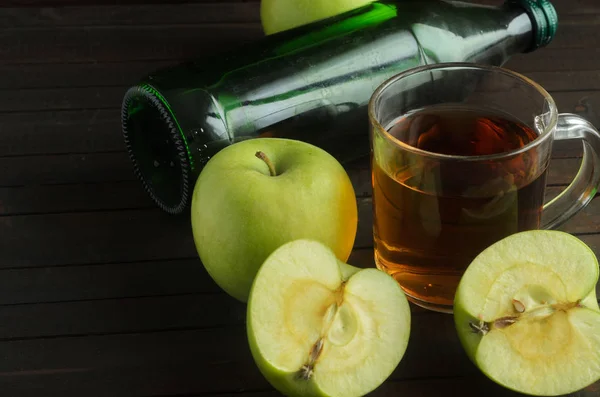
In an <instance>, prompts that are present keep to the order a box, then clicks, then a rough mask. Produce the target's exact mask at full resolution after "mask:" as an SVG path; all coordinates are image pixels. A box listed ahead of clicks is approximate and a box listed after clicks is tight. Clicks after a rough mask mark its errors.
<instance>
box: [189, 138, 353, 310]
mask: <svg viewBox="0 0 600 397" xmlns="http://www.w3.org/2000/svg"><path fill="white" fill-rule="evenodd" d="M257 153H261V154H262V156H263V157H262V158H257ZM357 212H358V210H357V205H356V196H355V193H354V189H353V187H352V182H351V181H350V178H349V177H348V174H347V173H346V171H345V170H344V168H343V167H342V166H341V165H340V163H339V162H338V161H337V160H336V159H335V158H334V157H333V156H331V155H330V154H329V153H327V152H326V151H324V150H322V149H320V148H317V147H315V146H313V145H311V144H308V143H305V142H301V141H296V140H290V139H279V138H258V139H249V140H246V141H241V142H238V143H235V144H233V145H231V146H228V147H226V148H225V149H223V150H221V151H220V152H218V153H217V154H216V155H215V156H214V157H213V158H211V159H210V161H209V162H208V163H207V164H206V166H205V167H204V169H203V170H202V172H201V173H200V176H199V177H198V180H197V182H196V185H195V188H194V193H193V196H192V205H191V224H192V232H193V236H194V242H195V244H196V249H197V251H198V255H199V257H200V259H201V261H202V264H203V265H204V267H205V268H206V270H207V272H208V273H209V275H210V276H211V277H212V278H213V280H214V281H215V282H216V283H217V284H218V285H219V286H220V287H221V288H222V289H223V290H225V291H226V292H227V293H228V294H230V295H231V296H233V297H235V298H237V299H238V300H240V301H243V302H245V301H246V300H247V299H248V294H249V292H250V287H251V285H252V281H253V280H254V276H255V275H256V272H257V271H258V268H259V267H260V265H261V264H262V263H263V262H264V261H265V259H266V258H267V257H268V256H269V255H270V254H271V253H272V252H273V251H274V250H275V249H277V248H278V247H279V246H281V245H283V244H285V243H287V242H289V241H293V240H296V239H300V238H310V239H314V240H317V241H320V242H321V243H323V244H325V245H326V246H328V247H329V248H330V249H332V250H333V252H334V253H335V255H336V257H337V258H339V259H340V260H342V261H345V260H346V259H347V258H348V257H349V255H350V253H351V251H352V247H353V245H354V239H355V236H356V228H357V223H358V215H357Z"/></svg>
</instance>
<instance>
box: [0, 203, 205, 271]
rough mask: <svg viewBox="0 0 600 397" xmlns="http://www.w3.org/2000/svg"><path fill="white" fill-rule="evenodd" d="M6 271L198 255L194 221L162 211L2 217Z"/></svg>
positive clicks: (1, 257) (0, 261) (1, 260)
mask: <svg viewBox="0 0 600 397" xmlns="http://www.w3.org/2000/svg"><path fill="white" fill-rule="evenodd" d="M0 236H2V238H1V239H0V268H7V267H23V266H56V265H68V264H90V263H118V262H132V261H144V260H160V259H180V258H193V257H196V256H197V253H196V249H195V246H194V243H193V238H192V232H191V228H190V226H189V219H188V218H187V217H186V216H180V217H173V216H169V215H168V214H166V213H164V212H162V211H161V210H159V209H151V210H127V211H115V212H89V213H69V214H58V215H32V216H7V217H0Z"/></svg>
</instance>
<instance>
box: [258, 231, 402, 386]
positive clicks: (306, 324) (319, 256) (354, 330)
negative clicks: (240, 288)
mask: <svg viewBox="0 0 600 397" xmlns="http://www.w3.org/2000/svg"><path fill="white" fill-rule="evenodd" d="M247 330H248V339H249V344H250V349H251V351H252V355H253V357H254V360H255V361H256V363H257V365H258V368H259V369H260V371H261V372H262V374H263V375H264V376H265V378H266V379H267V380H268V381H269V382H270V383H271V384H272V385H273V387H275V388H276V389H277V390H279V391H280V392H282V393H283V394H285V395H288V396H299V397H300V396H301V397H310V396H340V397H342V396H343V397H352V396H362V395H364V394H367V393H369V392H370V391H372V390H374V389H376V388H377V387H378V386H379V385H381V384H382V383H383V382H384V381H385V380H386V379H387V378H388V377H389V376H390V374H391V373H392V371H393V370H394V369H395V368H396V367H397V365H398V363H399V362H400V360H401V359H402V357H403V355H404V352H405V351H406V347H407V345H408V339H409V334H410V308H409V305H408V301H407V299H406V296H405V295H404V292H403V291H402V289H401V288H400V287H399V285H398V283H397V282H396V281H395V280H394V279H393V278H392V277H390V276H388V275H387V274H386V273H384V272H382V271H379V270H377V269H374V268H373V269H358V268H355V267H352V266H350V265H347V264H345V263H343V262H341V261H339V260H338V259H337V258H336V257H335V255H334V254H333V252H332V251H331V250H330V249H329V248H327V247H326V246H324V245H323V244H321V243H319V242H315V241H311V240H295V241H293V242H290V243H287V244H285V245H283V246H281V247H280V248H278V249H277V250H276V251H274V252H273V253H272V254H271V255H270V256H269V257H268V258H267V260H266V261H265V262H264V263H263V265H262V266H261V268H260V270H259V271H258V273H257V276H256V278H255V280H254V283H253V285H252V289H251V292H250V298H249V301H248V315H247Z"/></svg>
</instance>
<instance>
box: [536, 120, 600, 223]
mask: <svg viewBox="0 0 600 397" xmlns="http://www.w3.org/2000/svg"><path fill="white" fill-rule="evenodd" d="M569 139H581V140H582V141H583V158H582V161H581V167H580V168H579V171H578V172H577V175H576V176H575V179H573V181H572V182H571V184H570V185H569V186H568V187H567V188H566V189H565V190H564V191H562V192H561V193H560V194H559V195H558V196H557V197H555V198H554V199H552V200H551V201H549V202H548V203H546V204H544V207H543V211H542V225H541V228H542V229H555V228H558V227H559V226H560V225H562V224H563V223H565V222H566V221H568V220H569V219H570V218H571V217H572V216H574V215H575V214H576V213H577V212H579V211H580V210H581V209H583V208H584V207H585V206H586V205H588V204H589V202H590V201H592V199H593V198H594V196H595V195H596V192H597V191H598V185H599V184H600V133H599V132H598V130H597V129H596V128H595V127H594V126H593V125H592V123H590V122H589V121H587V120H586V119H584V118H583V117H581V116H578V115H576V114H572V113H561V114H559V115H558V123H557V125H556V130H555V131H554V140H555V141H562V140H569Z"/></svg>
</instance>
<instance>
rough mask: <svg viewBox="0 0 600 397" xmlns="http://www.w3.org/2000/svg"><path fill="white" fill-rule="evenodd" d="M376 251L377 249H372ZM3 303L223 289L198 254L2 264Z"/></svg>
mask: <svg viewBox="0 0 600 397" xmlns="http://www.w3.org/2000/svg"><path fill="white" fill-rule="evenodd" d="M370 252H371V254H372V250H371V251H370ZM0 275H1V277H0V307H1V306H2V305H22V304H33V303H44V302H66V301H71V302H75V301H83V300H88V301H93V300H102V299H125V298H134V297H158V296H176V295H189V294H211V293H222V290H221V289H220V288H219V287H218V286H217V284H215V282H214V281H213V280H212V279H211V278H210V277H209V276H208V274H207V273H206V270H204V267H203V266H202V263H201V262H200V260H199V258H198V257H195V258H191V259H179V260H163V261H148V262H130V263H114V264H103V265H75V266H56V267H41V268H27V269H10V270H0Z"/></svg>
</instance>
